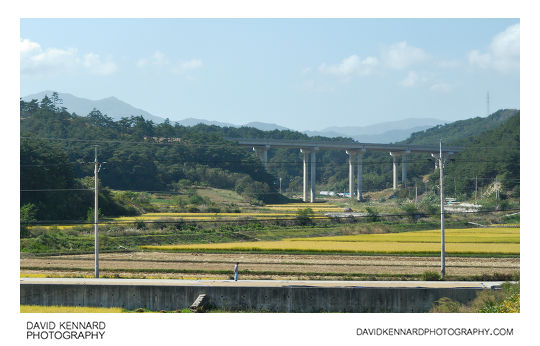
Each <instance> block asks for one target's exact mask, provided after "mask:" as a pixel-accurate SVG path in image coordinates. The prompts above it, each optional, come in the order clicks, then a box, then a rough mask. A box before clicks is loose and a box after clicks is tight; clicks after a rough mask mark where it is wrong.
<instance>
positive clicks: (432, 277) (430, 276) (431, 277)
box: [422, 270, 441, 281]
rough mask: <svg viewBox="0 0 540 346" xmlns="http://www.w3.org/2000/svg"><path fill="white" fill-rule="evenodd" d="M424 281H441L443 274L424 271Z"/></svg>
mask: <svg viewBox="0 0 540 346" xmlns="http://www.w3.org/2000/svg"><path fill="white" fill-rule="evenodd" d="M422 280H423V281H439V280H441V274H439V273H437V272H434V271H429V270H428V271H425V272H423V273H422Z"/></svg>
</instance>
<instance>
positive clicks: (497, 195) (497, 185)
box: [495, 177, 499, 201]
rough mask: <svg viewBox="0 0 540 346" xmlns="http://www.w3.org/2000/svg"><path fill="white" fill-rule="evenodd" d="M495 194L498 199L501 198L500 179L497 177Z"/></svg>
mask: <svg viewBox="0 0 540 346" xmlns="http://www.w3.org/2000/svg"><path fill="white" fill-rule="evenodd" d="M495 196H496V197H497V201H498V200H499V181H498V179H497V177H495Z"/></svg>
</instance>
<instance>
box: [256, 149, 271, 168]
mask: <svg viewBox="0 0 540 346" xmlns="http://www.w3.org/2000/svg"><path fill="white" fill-rule="evenodd" d="M268 149H270V146H269V145H265V146H264V147H253V151H254V152H255V153H256V154H257V157H258V158H259V159H260V160H261V161H262V163H263V165H264V168H266V166H267V165H268Z"/></svg>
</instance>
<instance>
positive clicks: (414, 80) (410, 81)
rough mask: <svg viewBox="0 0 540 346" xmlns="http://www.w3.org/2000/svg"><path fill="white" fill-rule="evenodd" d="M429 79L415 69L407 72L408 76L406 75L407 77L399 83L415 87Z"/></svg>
mask: <svg viewBox="0 0 540 346" xmlns="http://www.w3.org/2000/svg"><path fill="white" fill-rule="evenodd" d="M427 80H428V79H427V77H425V76H423V75H419V74H418V73H416V72H414V71H409V73H408V74H407V77H405V79H403V80H402V81H401V82H399V84H400V85H401V86H404V87H407V88H412V87H415V86H418V85H420V84H423V83H425V82H427Z"/></svg>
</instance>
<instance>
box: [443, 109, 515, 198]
mask: <svg viewBox="0 0 540 346" xmlns="http://www.w3.org/2000/svg"><path fill="white" fill-rule="evenodd" d="M519 114H520V113H519V111H518V112H517V114H515V115H513V116H512V117H510V118H509V119H508V120H507V121H506V122H504V123H503V124H502V125H500V126H498V127H496V128H494V129H492V130H489V131H486V132H484V133H483V134H481V135H479V136H476V137H471V138H468V139H466V140H464V141H463V143H462V145H463V146H464V148H465V149H464V150H463V151H462V152H461V153H459V154H456V155H455V157H454V158H453V159H454V161H451V162H450V163H449V164H448V170H447V174H448V175H449V176H452V177H460V179H458V183H457V190H458V192H461V193H463V192H465V191H472V190H474V185H475V183H476V182H477V178H476V177H480V180H479V181H478V184H479V186H486V185H489V184H490V183H492V182H493V180H494V179H495V178H497V179H498V181H499V182H501V183H502V185H503V188H504V190H510V189H514V190H515V191H517V192H518V193H519V190H518V189H519V179H520V178H519V177H520V158H519V157H520V156H519V152H520V143H519V140H520V135H519V132H520V115H519ZM516 189H517V190H516Z"/></svg>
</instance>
